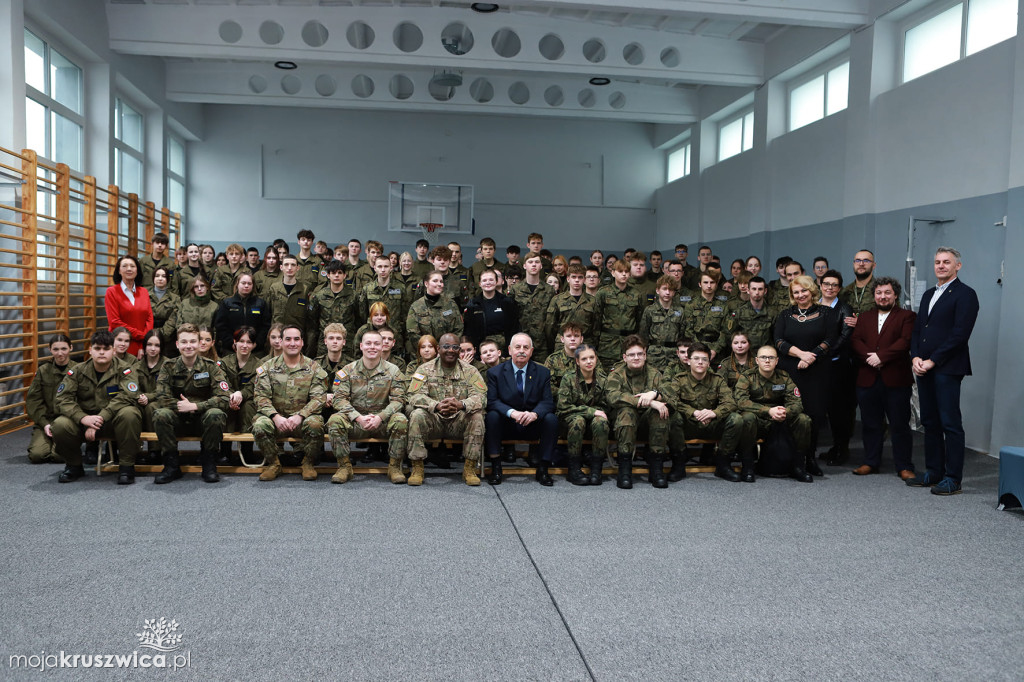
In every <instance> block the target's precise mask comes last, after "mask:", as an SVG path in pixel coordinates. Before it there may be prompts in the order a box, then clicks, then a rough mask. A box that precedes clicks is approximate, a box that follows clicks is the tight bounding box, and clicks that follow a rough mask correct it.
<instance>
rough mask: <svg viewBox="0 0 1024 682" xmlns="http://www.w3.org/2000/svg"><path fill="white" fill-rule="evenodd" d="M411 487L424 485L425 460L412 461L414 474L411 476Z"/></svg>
mask: <svg viewBox="0 0 1024 682" xmlns="http://www.w3.org/2000/svg"><path fill="white" fill-rule="evenodd" d="M409 485H423V460H422V459H414V460H413V461H412V473H411V474H409Z"/></svg>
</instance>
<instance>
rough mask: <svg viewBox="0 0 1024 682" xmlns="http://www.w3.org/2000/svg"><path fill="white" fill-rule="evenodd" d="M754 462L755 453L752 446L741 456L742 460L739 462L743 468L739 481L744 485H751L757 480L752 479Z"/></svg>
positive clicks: (755, 459) (755, 458)
mask: <svg viewBox="0 0 1024 682" xmlns="http://www.w3.org/2000/svg"><path fill="white" fill-rule="evenodd" d="M756 461H757V451H756V446H754V447H752V448H751V449H750V450H748V451H747V452H746V454H744V455H743V459H742V460H741V464H742V465H743V468H742V469H741V471H740V480H741V481H743V482H744V483H753V482H754V481H756V480H757V479H756V478H755V477H754V462H756Z"/></svg>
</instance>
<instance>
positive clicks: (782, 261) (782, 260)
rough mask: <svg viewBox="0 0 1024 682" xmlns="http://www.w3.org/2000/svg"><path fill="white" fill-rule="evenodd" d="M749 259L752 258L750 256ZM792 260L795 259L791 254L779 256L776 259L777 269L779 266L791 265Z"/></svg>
mask: <svg viewBox="0 0 1024 682" xmlns="http://www.w3.org/2000/svg"><path fill="white" fill-rule="evenodd" d="M747 260H750V259H749V258H748V259H747ZM760 262H761V261H760V260H759V261H758V263H760ZM792 262H793V259H792V258H790V257H789V256H779V257H778V258H776V259H775V269H776V270H778V269H779V268H781V267H784V266H786V265H789V264H790V263H792Z"/></svg>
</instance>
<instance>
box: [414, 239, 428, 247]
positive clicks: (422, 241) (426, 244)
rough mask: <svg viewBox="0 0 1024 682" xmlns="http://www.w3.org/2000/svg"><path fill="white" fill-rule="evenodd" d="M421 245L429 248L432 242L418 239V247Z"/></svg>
mask: <svg viewBox="0 0 1024 682" xmlns="http://www.w3.org/2000/svg"><path fill="white" fill-rule="evenodd" d="M421 246H423V247H425V248H428V249H429V248H430V242H428V241H427V240H426V239H417V240H416V248H417V249H418V248H420V247H421Z"/></svg>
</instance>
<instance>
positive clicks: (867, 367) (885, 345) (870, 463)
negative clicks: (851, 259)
mask: <svg viewBox="0 0 1024 682" xmlns="http://www.w3.org/2000/svg"><path fill="white" fill-rule="evenodd" d="M870 286H871V288H872V291H871V294H872V296H873V298H874V301H875V308H874V309H872V310H868V311H865V312H862V313H861V314H860V315H859V316H858V317H857V326H856V327H854V329H853V334H852V335H851V336H850V350H851V352H852V353H853V357H854V359H855V361H856V363H857V402H858V403H859V404H860V416H861V423H862V426H863V433H864V463H863V464H861V465H860V466H859V467H857V468H856V469H854V470H853V473H854V474H856V475H858V476H865V475H867V474H877V473H878V469H879V467H880V466H881V464H882V444H883V438H884V436H885V422H886V419H888V421H889V433H890V436H891V439H892V458H893V461H894V462H895V464H896V472H897V473H898V474H899V477H900V478H902V479H903V480H904V481H907V480H910V479H912V478H914V463H913V460H912V457H911V449H912V448H913V445H914V437H913V434H912V432H911V430H910V395H911V393H912V392H913V386H914V374H913V372H912V371H911V365H910V337H911V335H912V334H913V331H914V320H915V319H916V318H917V315H915V314H914V313H913V312H912V311H910V310H905V309H903V308H899V307H897V305H896V302H897V301H899V298H900V288H901V287H900V283H899V282H898V281H897V280H896V279H894V278H892V277H880V278H878V279H874V280H873V281H872V283H871V285H870Z"/></svg>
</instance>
